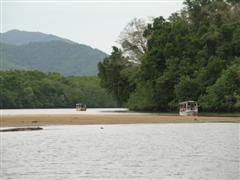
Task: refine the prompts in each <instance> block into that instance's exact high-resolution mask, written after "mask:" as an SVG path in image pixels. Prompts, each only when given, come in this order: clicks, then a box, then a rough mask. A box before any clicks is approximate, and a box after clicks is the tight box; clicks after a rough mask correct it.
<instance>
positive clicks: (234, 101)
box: [199, 59, 240, 111]
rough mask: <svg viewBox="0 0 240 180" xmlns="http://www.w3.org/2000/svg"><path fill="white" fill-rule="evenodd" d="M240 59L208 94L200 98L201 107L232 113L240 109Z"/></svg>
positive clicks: (210, 88)
mask: <svg viewBox="0 0 240 180" xmlns="http://www.w3.org/2000/svg"><path fill="white" fill-rule="evenodd" d="M239 95H240V59H238V62H236V63H234V64H233V65H231V66H229V67H228V68H227V70H225V71H224V72H223V73H222V75H221V77H220V78H219V79H218V80H217V81H216V83H214V84H213V85H212V86H209V87H208V88H207V94H205V95H203V96H201V97H200V100H199V101H200V106H201V107H202V108H203V109H208V110H212V111H231V110H239V109H240V99H239Z"/></svg>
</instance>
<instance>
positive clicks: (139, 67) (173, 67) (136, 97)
mask: <svg viewBox="0 0 240 180" xmlns="http://www.w3.org/2000/svg"><path fill="white" fill-rule="evenodd" d="M184 3H185V8H184V9H183V10H182V11H181V12H180V13H174V14H172V15H171V16H170V17H169V18H168V19H164V18H163V17H157V18H155V19H154V20H153V22H152V23H151V24H148V25H146V26H141V27H144V31H139V30H138V33H134V32H127V34H128V36H126V35H125V36H124V38H125V39H124V40H121V42H125V44H121V46H122V49H123V50H121V48H119V49H118V48H116V47H114V48H113V52H112V54H111V55H110V56H109V57H107V58H105V60H104V61H103V62H101V63H99V77H100V79H101V85H102V87H104V88H106V89H107V90H108V92H110V93H112V94H113V95H114V97H115V99H116V100H117V101H118V103H119V104H120V105H122V106H128V107H129V108H130V109H133V110H151V111H174V110H176V109H177V107H178V103H179V102H181V101H185V100H196V101H198V102H199V105H200V108H201V109H202V110H204V111H240V18H239V17H240V3H239V1H233V0H232V1H230V0H229V1H224V0H186V1H185V2H184ZM135 22H136V21H135ZM131 25H132V24H131ZM135 30H136V28H135ZM141 30H142V29H141ZM139 32H143V33H142V37H139ZM136 34H137V35H138V36H135V35H136ZM128 39H130V40H132V39H134V40H136V39H138V40H142V39H145V40H146V47H144V50H145V51H144V53H143V54H141V56H139V54H136V55H135V56H134V57H135V58H136V57H137V58H138V59H137V60H136V59H134V60H133V59H131V57H132V56H128V54H129V51H130V52H131V54H134V53H135V52H137V51H136V49H137V48H138V44H137V42H138V41H130V40H128ZM126 42H128V43H126ZM129 42H130V43H129ZM131 43H132V44H131ZM134 43H136V44H135V46H134ZM126 45H127V46H126ZM126 47H127V52H128V53H125V49H126ZM116 54H117V56H116ZM114 84H115V85H117V86H114ZM114 87H115V88H114ZM116 87H117V88H116Z"/></svg>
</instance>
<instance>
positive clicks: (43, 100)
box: [0, 71, 116, 108]
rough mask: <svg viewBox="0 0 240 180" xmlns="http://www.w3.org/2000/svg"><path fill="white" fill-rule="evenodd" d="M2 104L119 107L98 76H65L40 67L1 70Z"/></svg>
mask: <svg viewBox="0 0 240 180" xmlns="http://www.w3.org/2000/svg"><path fill="white" fill-rule="evenodd" d="M0 89H1V91H0V102H1V108H57V107H75V104H76V103H78V102H82V103H85V104H87V106H88V107H115V106H116V103H115V102H114V101H113V99H112V97H111V96H110V95H108V94H107V93H106V91H105V90H104V89H102V88H100V81H99V79H98V78H97V77H75V76H70V77H64V76H61V75H60V74H58V73H47V74H45V73H42V72H39V71H2V72H0Z"/></svg>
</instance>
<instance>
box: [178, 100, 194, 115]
mask: <svg viewBox="0 0 240 180" xmlns="http://www.w3.org/2000/svg"><path fill="white" fill-rule="evenodd" d="M179 104H180V108H179V115H180V116H195V115H197V114H198V104H197V102H196V101H184V102H181V103H179Z"/></svg>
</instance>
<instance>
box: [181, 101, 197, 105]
mask: <svg viewBox="0 0 240 180" xmlns="http://www.w3.org/2000/svg"><path fill="white" fill-rule="evenodd" d="M196 102H197V101H183V102H180V103H179V104H186V103H196Z"/></svg>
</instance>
